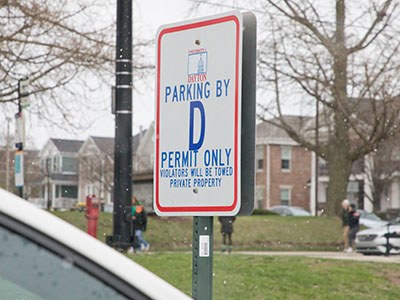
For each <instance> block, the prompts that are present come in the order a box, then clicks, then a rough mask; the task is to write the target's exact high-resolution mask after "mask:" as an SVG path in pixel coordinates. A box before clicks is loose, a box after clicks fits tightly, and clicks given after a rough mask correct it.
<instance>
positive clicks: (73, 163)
mask: <svg viewBox="0 0 400 300" xmlns="http://www.w3.org/2000/svg"><path fill="white" fill-rule="evenodd" d="M62 171H63V172H69V173H77V172H78V159H77V158H75V157H63V158H62Z"/></svg>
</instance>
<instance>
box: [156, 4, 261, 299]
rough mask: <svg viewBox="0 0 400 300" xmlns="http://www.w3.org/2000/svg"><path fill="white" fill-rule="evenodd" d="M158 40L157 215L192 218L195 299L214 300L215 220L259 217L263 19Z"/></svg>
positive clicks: (195, 25) (203, 22)
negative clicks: (259, 26) (259, 36)
mask: <svg viewBox="0 0 400 300" xmlns="http://www.w3.org/2000/svg"><path fill="white" fill-rule="evenodd" d="M156 40H157V51H156V58H157V62H156V88H155V90H156V95H155V110H156V112H155V137H156V140H155V147H154V157H155V159H154V209H155V212H156V213H157V215H160V216H193V260H192V297H193V298H194V299H195V300H211V299H212V291H213V239H214V237H213V230H214V229H213V225H214V224H213V223H214V216H236V215H242V216H243V215H249V214H251V213H252V211H253V209H254V181H255V113H256V111H255V99H256V98H255V97H256V18H255V16H254V14H252V13H249V12H246V13H240V12H237V11H233V12H228V13H224V14H220V15H217V16H212V17H206V18H201V19H196V20H191V21H186V22H180V23H176V24H170V25H163V26H161V27H160V28H159V30H158V33H157V38H156Z"/></svg>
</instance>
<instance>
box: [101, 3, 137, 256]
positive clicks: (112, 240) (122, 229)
mask: <svg viewBox="0 0 400 300" xmlns="http://www.w3.org/2000/svg"><path fill="white" fill-rule="evenodd" d="M115 96H116V103H115V147H114V220H113V222H114V224H113V236H110V237H107V244H109V245H111V246H112V247H115V248H119V249H123V250H126V249H127V248H129V247H130V246H131V245H132V241H133V239H132V232H131V227H132V226H131V224H132V200H131V199H132V0H117V47H116V85H115Z"/></svg>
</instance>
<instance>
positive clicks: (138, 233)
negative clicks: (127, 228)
mask: <svg viewBox="0 0 400 300" xmlns="http://www.w3.org/2000/svg"><path fill="white" fill-rule="evenodd" d="M132 226H133V229H134V232H135V237H136V238H137V240H138V242H139V245H138V247H137V248H136V251H138V252H140V251H142V250H145V251H148V250H149V249H150V244H149V243H148V242H147V241H146V240H145V239H144V238H143V237H142V234H143V232H145V231H146V229H147V216H146V212H145V210H144V208H143V205H142V203H141V202H140V201H138V200H137V199H136V198H135V197H133V200H132Z"/></svg>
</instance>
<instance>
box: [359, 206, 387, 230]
mask: <svg viewBox="0 0 400 300" xmlns="http://www.w3.org/2000/svg"><path fill="white" fill-rule="evenodd" d="M357 212H358V213H360V225H362V226H365V227H368V228H378V227H382V226H385V225H386V224H387V223H388V222H387V221H384V220H382V219H381V218H379V217H378V216H377V215H375V214H374V213H370V212H367V211H365V210H362V209H357Z"/></svg>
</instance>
